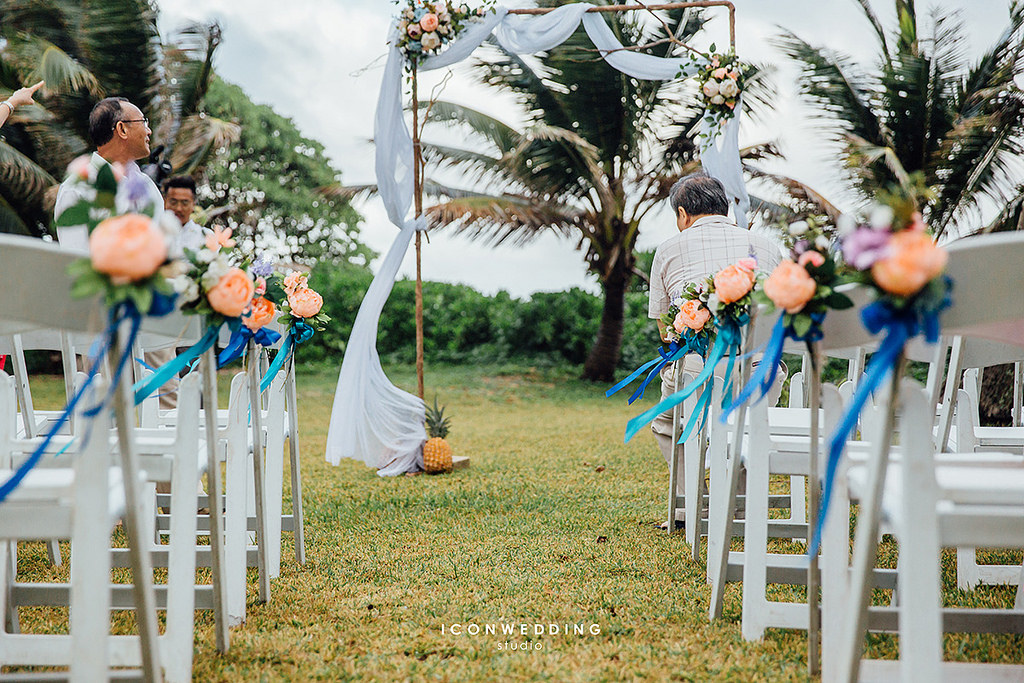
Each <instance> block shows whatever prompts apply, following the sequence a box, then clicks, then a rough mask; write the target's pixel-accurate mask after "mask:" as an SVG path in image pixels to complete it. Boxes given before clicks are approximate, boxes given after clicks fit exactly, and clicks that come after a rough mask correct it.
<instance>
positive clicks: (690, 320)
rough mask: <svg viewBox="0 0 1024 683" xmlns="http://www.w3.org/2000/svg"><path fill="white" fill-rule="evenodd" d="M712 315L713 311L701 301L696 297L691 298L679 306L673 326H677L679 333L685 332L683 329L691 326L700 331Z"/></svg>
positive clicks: (692, 328)
mask: <svg viewBox="0 0 1024 683" xmlns="http://www.w3.org/2000/svg"><path fill="white" fill-rule="evenodd" d="M710 317H711V311H709V310H708V309H707V308H705V307H704V305H703V304H701V302H699V301H697V300H696V299H690V300H689V301H687V302H685V303H684V304H683V305H682V306H680V307H679V313H678V314H676V319H675V321H673V323H672V327H674V328H675V330H676V332H678V333H679V334H682V333H683V330H685V329H686V328H689V329H691V330H693V331H695V332H700V331H701V330H703V329H704V324H705V323H707V321H708V319H709V318H710Z"/></svg>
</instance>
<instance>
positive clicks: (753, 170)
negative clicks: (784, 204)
mask: <svg viewBox="0 0 1024 683" xmlns="http://www.w3.org/2000/svg"><path fill="white" fill-rule="evenodd" d="M746 171H747V173H748V174H749V175H750V177H752V178H756V179H761V180H765V181H767V182H768V183H770V184H772V185H775V186H776V187H778V188H779V189H780V190H782V191H783V192H784V193H785V194H786V195H787V196H789V197H790V198H791V199H792V200H793V202H794V206H795V208H793V207H791V208H792V210H793V212H794V213H797V214H804V215H807V214H816V215H821V214H825V215H826V216H828V217H829V219H831V220H833V221H834V220H836V219H837V218H839V216H840V215H841V214H842V211H840V210H839V208H838V207H836V205H835V204H833V203H832V202H830V201H829V200H828V199H826V198H825V196H824V195H823V194H821V193H820V192H818V191H817V190H815V189H814V188H813V187H811V186H810V185H807V184H806V183H803V182H801V181H799V180H796V179H795V178H790V177H789V176H784V175H781V174H778V173H770V172H767V171H763V170H761V169H759V168H757V167H756V166H753V165H751V164H747V165H746Z"/></svg>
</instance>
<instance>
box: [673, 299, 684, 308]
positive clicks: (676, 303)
mask: <svg viewBox="0 0 1024 683" xmlns="http://www.w3.org/2000/svg"><path fill="white" fill-rule="evenodd" d="M672 305H673V306H675V307H676V308H679V307H680V306H682V305H683V297H681V296H677V297H676V298H674V299H672Z"/></svg>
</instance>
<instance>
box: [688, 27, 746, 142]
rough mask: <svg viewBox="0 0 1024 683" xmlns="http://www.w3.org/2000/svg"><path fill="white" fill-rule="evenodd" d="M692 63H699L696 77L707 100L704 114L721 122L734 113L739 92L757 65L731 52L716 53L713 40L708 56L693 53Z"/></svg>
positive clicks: (705, 100)
mask: <svg viewBox="0 0 1024 683" xmlns="http://www.w3.org/2000/svg"><path fill="white" fill-rule="evenodd" d="M689 64H691V65H695V66H696V67H697V73H696V74H695V75H694V76H693V78H695V79H696V81H697V85H698V87H699V88H700V95H701V98H702V99H703V101H704V118H705V119H706V120H708V121H709V122H710V123H712V124H714V125H718V126H720V125H722V124H723V123H724V122H725V121H726V120H728V119H731V118H732V117H733V116H735V115H736V105H737V104H738V103H739V99H740V94H741V93H742V92H743V91H744V89H745V88H746V80H747V78H748V77H749V76H750V75H751V74H752V73H753V71H754V68H753V67H752V66H751V65H749V64H744V63H743V62H741V61H740V59H739V58H738V57H737V56H736V55H735V54H734V53H732V52H729V53H726V54H716V53H715V45H714V44H712V45H711V50H710V54H709V55H707V56H704V55H700V56H697V55H691V56H690V59H689Z"/></svg>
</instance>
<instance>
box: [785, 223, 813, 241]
mask: <svg viewBox="0 0 1024 683" xmlns="http://www.w3.org/2000/svg"><path fill="white" fill-rule="evenodd" d="M808 227H810V226H808V225H807V221H797V222H795V223H790V224H789V234H790V235H792V236H793V237H799V236H800V235H802V234H804V233H805V232H807V229H808Z"/></svg>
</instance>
